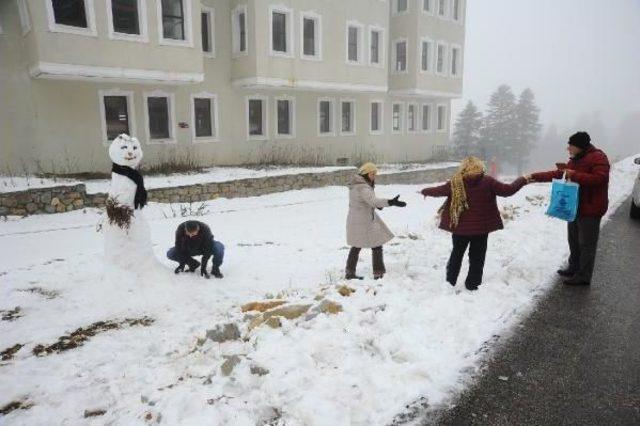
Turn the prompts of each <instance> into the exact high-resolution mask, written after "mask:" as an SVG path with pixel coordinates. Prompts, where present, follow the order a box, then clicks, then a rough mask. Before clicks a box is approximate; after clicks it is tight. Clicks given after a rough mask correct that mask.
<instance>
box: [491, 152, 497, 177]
mask: <svg viewBox="0 0 640 426" xmlns="http://www.w3.org/2000/svg"><path fill="white" fill-rule="evenodd" d="M489 176H491V177H492V178H496V177H498V160H497V159H496V157H495V156H493V157H491V163H490V164H489Z"/></svg>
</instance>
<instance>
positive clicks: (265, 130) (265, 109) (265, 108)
mask: <svg viewBox="0 0 640 426" xmlns="http://www.w3.org/2000/svg"><path fill="white" fill-rule="evenodd" d="M254 100H260V101H262V114H263V116H262V134H261V135H252V134H251V121H250V119H251V117H250V116H249V103H250V101H254ZM245 116H246V117H245V124H246V126H247V140H248V141H264V140H269V97H268V96H266V95H259V94H254V95H247V96H246V97H245Z"/></svg>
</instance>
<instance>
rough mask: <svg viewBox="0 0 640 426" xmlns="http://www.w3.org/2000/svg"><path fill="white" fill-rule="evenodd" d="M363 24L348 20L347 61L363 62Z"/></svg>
mask: <svg viewBox="0 0 640 426" xmlns="http://www.w3.org/2000/svg"><path fill="white" fill-rule="evenodd" d="M362 28H363V26H362V24H360V23H357V22H347V63H351V64H358V63H360V62H362Z"/></svg>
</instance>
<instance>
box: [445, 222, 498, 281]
mask: <svg viewBox="0 0 640 426" xmlns="http://www.w3.org/2000/svg"><path fill="white" fill-rule="evenodd" d="M488 237H489V234H481V235H471V236H467V235H456V234H451V239H452V240H453V250H451V256H450V257H449V262H448V263H447V281H448V282H449V283H450V284H451V285H456V281H457V280H458V274H460V268H461V267H462V259H463V258H464V253H465V252H466V251H467V247H469V274H468V275H467V279H466V281H465V286H466V287H467V288H468V289H476V288H478V286H479V285H480V284H482V272H483V270H484V260H485V258H486V255H487V239H488Z"/></svg>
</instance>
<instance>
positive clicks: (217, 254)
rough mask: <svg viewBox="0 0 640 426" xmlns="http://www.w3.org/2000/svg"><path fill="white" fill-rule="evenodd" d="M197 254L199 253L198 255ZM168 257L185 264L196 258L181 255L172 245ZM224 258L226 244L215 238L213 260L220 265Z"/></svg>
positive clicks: (214, 263)
mask: <svg viewBox="0 0 640 426" xmlns="http://www.w3.org/2000/svg"><path fill="white" fill-rule="evenodd" d="M196 256H197V255H196ZM167 258H168V259H170V260H173V261H174V262H178V263H184V264H185V265H189V264H192V263H193V261H194V259H193V257H191V256H184V257H183V256H180V255H179V254H178V251H177V250H176V248H175V247H171V248H170V249H169V251H167ZM223 260H224V244H222V243H221V242H220V241H216V240H213V259H212V260H211V262H212V263H213V265H214V266H217V267H220V266H221V265H222V261H223Z"/></svg>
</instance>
